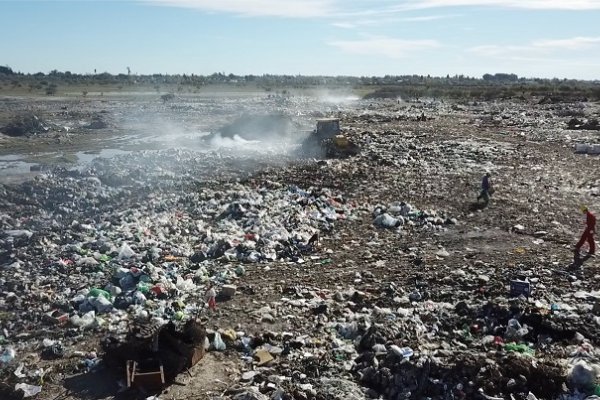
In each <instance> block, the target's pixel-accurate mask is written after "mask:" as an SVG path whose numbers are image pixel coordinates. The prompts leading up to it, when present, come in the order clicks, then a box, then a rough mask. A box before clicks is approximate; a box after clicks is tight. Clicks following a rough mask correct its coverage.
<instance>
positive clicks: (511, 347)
mask: <svg viewBox="0 0 600 400" xmlns="http://www.w3.org/2000/svg"><path fill="white" fill-rule="evenodd" d="M504 350H506V351H508V352H511V353H521V354H527V355H533V354H534V353H535V351H534V350H533V349H532V348H530V347H529V346H527V345H526V344H523V343H506V344H505V345H504Z"/></svg>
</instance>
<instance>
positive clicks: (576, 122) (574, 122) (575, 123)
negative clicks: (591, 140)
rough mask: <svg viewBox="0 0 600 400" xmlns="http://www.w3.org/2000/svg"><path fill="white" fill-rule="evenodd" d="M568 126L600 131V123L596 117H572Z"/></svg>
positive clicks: (576, 128) (572, 128)
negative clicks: (583, 118)
mask: <svg viewBox="0 0 600 400" xmlns="http://www.w3.org/2000/svg"><path fill="white" fill-rule="evenodd" d="M567 126H568V128H569V129H571V130H590V131H600V123H599V122H598V120H597V119H596V118H590V119H587V120H580V119H578V118H571V119H570V120H569V122H567Z"/></svg>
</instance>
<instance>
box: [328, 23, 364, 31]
mask: <svg viewBox="0 0 600 400" xmlns="http://www.w3.org/2000/svg"><path fill="white" fill-rule="evenodd" d="M331 25H332V26H335V27H336V28H343V29H354V28H357V27H358V25H356V24H353V23H351V22H334V23H332V24H331Z"/></svg>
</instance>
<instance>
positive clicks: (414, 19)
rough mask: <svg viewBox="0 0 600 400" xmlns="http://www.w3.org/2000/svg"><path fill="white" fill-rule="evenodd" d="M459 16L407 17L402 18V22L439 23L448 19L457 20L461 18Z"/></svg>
mask: <svg viewBox="0 0 600 400" xmlns="http://www.w3.org/2000/svg"><path fill="white" fill-rule="evenodd" d="M460 16H461V15H458V14H448V15H422V16H418V17H406V18H401V19H400V21H405V22H426V21H437V20H440V19H448V18H456V17H460Z"/></svg>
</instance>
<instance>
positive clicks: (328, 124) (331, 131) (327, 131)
mask: <svg viewBox="0 0 600 400" xmlns="http://www.w3.org/2000/svg"><path fill="white" fill-rule="evenodd" d="M315 133H316V135H317V136H318V137H319V138H321V139H327V138H332V137H335V136H337V135H339V134H340V120H339V119H337V118H326V119H318V120H317V130H316V132H315Z"/></svg>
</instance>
